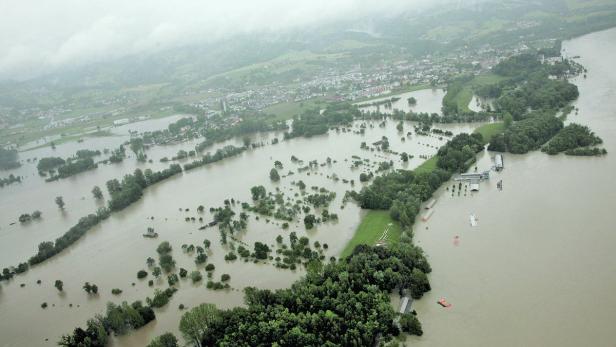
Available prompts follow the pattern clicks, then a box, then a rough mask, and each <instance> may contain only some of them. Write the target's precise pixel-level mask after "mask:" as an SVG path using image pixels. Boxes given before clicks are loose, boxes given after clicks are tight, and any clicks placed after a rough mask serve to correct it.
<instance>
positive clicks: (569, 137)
mask: <svg viewBox="0 0 616 347" xmlns="http://www.w3.org/2000/svg"><path fill="white" fill-rule="evenodd" d="M601 143H603V140H601V138H600V137H599V136H597V135H595V133H594V132H592V131H591V130H590V129H589V128H588V127H587V126H583V125H579V124H575V123H571V124H569V125H567V126H566V127H564V128H562V129H561V130H560V131H559V132H558V134H556V136H554V137H553V138H552V139H551V140H550V142H548V143H547V144H546V145H545V146H544V147H543V148H542V149H541V150H542V151H543V152H546V153H547V154H551V155H553V154H558V153H561V152H566V151H571V150H575V149H577V148H581V147H589V146H596V145H599V144H601ZM571 153H574V152H571ZM601 154H603V153H602V152H601ZM578 155H579V154H578Z"/></svg>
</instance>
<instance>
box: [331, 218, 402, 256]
mask: <svg viewBox="0 0 616 347" xmlns="http://www.w3.org/2000/svg"><path fill="white" fill-rule="evenodd" d="M390 223H391V225H390V226H389V230H388V232H387V236H386V237H385V240H386V241H387V242H388V243H396V242H398V241H399V240H400V234H401V233H402V231H401V230H400V225H399V224H398V223H397V222H395V221H394V220H393V219H391V217H390V216H389V211H382V210H370V211H368V213H366V215H365V216H364V218H363V219H362V221H361V224H360V225H359V227H357V230H355V235H354V236H353V238H352V239H351V240H350V241H349V242H348V243H347V245H346V247H345V248H344V250H343V251H342V254H341V256H342V257H346V256H348V255H350V254H351V253H352V252H353V250H354V249H355V246H357V245H362V244H363V245H374V244H375V243H377V242H378V241H379V239H380V238H381V236H382V235H383V232H384V231H385V229H386V228H387V227H388V225H389V224H390Z"/></svg>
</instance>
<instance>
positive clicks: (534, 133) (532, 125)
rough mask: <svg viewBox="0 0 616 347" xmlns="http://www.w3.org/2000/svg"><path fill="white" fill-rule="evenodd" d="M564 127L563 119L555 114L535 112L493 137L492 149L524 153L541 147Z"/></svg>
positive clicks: (490, 146)
mask: <svg viewBox="0 0 616 347" xmlns="http://www.w3.org/2000/svg"><path fill="white" fill-rule="evenodd" d="M562 128H563V121H562V120H560V119H558V118H556V117H554V116H553V115H546V114H542V113H533V115H532V116H529V117H528V118H526V119H523V120H521V121H517V122H514V123H513V124H512V125H511V126H510V127H508V128H507V129H505V132H504V133H503V134H498V135H495V136H494V137H492V141H491V142H490V145H489V147H488V149H489V150H491V151H499V152H511V153H516V154H523V153H527V152H529V151H533V150H536V149H539V148H540V147H541V146H542V145H543V144H544V143H546V142H548V141H549V140H550V139H551V138H552V137H553V136H554V135H556V134H557V133H558V132H559V131H560V130H561V129H562Z"/></svg>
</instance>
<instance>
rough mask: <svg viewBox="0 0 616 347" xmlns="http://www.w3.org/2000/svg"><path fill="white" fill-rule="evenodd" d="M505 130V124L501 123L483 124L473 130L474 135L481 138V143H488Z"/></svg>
mask: <svg viewBox="0 0 616 347" xmlns="http://www.w3.org/2000/svg"><path fill="white" fill-rule="evenodd" d="M504 130H505V124H504V123H503V122H498V123H490V124H484V125H482V126H480V127H479V128H477V129H475V131H473V132H475V133H479V134H481V136H483V143H484V144H485V143H489V142H490V140H492V137H493V136H494V135H497V134H500V133H502V132H503V131H504Z"/></svg>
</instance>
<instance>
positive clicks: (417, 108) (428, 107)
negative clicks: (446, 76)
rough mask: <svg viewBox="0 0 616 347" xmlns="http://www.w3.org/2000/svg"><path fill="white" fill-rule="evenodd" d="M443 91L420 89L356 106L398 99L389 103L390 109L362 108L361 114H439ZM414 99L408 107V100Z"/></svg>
mask: <svg viewBox="0 0 616 347" xmlns="http://www.w3.org/2000/svg"><path fill="white" fill-rule="evenodd" d="M444 96H445V91H444V90H443V89H441V88H433V89H421V90H416V91H412V92H407V93H403V94H399V95H393V96H387V97H382V98H377V99H373V100H370V101H366V102H360V103H358V104H370V103H373V102H378V101H382V100H390V99H391V98H399V99H398V100H397V101H394V102H392V103H391V108H389V107H388V108H386V107H385V105H379V106H367V107H362V108H361V110H362V112H374V111H377V110H378V111H380V112H382V113H388V114H390V113H392V112H393V111H394V110H399V111H403V112H410V111H413V112H415V113H424V112H427V113H438V114H440V113H441V106H442V101H443V97H444ZM410 97H414V98H415V99H416V100H417V103H416V104H415V105H409V102H408V98H410Z"/></svg>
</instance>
